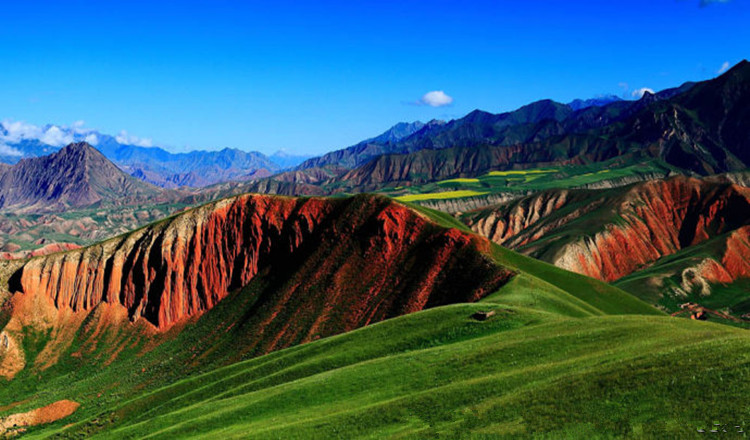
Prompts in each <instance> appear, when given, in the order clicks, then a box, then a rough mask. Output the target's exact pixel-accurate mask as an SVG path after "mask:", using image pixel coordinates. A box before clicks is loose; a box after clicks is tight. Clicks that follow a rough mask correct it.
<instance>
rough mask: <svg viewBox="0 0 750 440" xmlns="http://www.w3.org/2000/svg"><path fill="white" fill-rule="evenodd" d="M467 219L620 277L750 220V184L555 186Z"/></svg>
mask: <svg viewBox="0 0 750 440" xmlns="http://www.w3.org/2000/svg"><path fill="white" fill-rule="evenodd" d="M465 220H466V221H467V223H468V224H469V226H470V227H471V228H472V229H473V230H475V231H476V232H478V233H480V234H482V235H485V236H487V237H489V238H490V239H492V240H493V241H495V242H497V243H500V244H503V245H505V246H508V247H510V248H514V249H518V250H520V251H522V252H525V253H527V254H529V255H532V256H535V257H538V258H541V259H543V260H546V261H549V262H551V263H553V264H555V265H557V266H559V267H562V268H565V269H568V270H572V271H574V272H578V273H582V274H585V275H589V276H592V277H594V278H598V279H601V280H605V281H613V280H617V279H619V278H621V277H623V276H625V275H628V274H630V273H632V272H634V271H636V270H638V269H640V268H643V267H644V266H646V265H648V264H651V263H652V262H654V261H656V260H657V259H659V258H661V257H663V256H666V255H671V254H673V253H675V252H677V251H679V250H680V249H684V248H687V247H689V246H692V245H695V244H698V243H702V242H704V241H706V240H707V239H709V238H711V237H716V236H718V235H721V234H724V233H727V232H730V231H733V230H735V229H737V228H739V227H741V226H744V225H747V224H750V189H748V188H745V187H742V186H738V185H734V184H729V183H720V182H711V181H706V180H700V179H693V178H687V177H675V178H671V179H667V180H655V181H650V182H646V183H642V184H636V185H634V186H630V187H627V188H623V189H621V190H618V189H614V190H601V191H569V190H559V191H547V192H543V193H540V194H537V195H534V196H530V197H527V198H524V199H521V200H519V201H514V202H512V203H510V204H508V205H505V206H501V207H497V208H494V209H489V210H485V211H482V212H479V213H475V214H473V215H471V216H469V217H467V218H466V219H465ZM738 261H741V259H740V260H738ZM736 272H738V271H736ZM738 273H739V272H738Z"/></svg>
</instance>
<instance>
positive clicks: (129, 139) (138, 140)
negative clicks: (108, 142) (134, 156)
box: [115, 130, 154, 147]
mask: <svg viewBox="0 0 750 440" xmlns="http://www.w3.org/2000/svg"><path fill="white" fill-rule="evenodd" d="M115 140H117V142H118V143H120V144H125V145H135V146H137V147H152V146H153V145H154V143H153V142H152V141H151V139H149V138H142V137H138V136H135V135H132V134H129V133H128V132H127V131H125V130H122V131H121V132H120V134H118V135H117V136H116V137H115Z"/></svg>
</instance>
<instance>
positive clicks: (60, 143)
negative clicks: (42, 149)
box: [38, 125, 75, 147]
mask: <svg viewBox="0 0 750 440" xmlns="http://www.w3.org/2000/svg"><path fill="white" fill-rule="evenodd" d="M38 139H39V140H40V141H42V142H43V143H45V144H47V145H52V146H53V147H64V146H65V145H68V144H71V143H73V142H74V140H75V139H74V138H73V133H71V132H70V131H68V130H61V129H60V127H58V126H57V125H52V126H50V127H49V128H48V129H47V130H46V131H45V132H44V133H43V134H42V136H41V137H39V138H38Z"/></svg>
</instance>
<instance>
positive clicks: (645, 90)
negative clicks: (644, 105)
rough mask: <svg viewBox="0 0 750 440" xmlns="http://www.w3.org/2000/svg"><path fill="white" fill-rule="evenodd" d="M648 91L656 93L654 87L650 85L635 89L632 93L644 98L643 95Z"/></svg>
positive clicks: (634, 96)
mask: <svg viewBox="0 0 750 440" xmlns="http://www.w3.org/2000/svg"><path fill="white" fill-rule="evenodd" d="M646 93H650V94H652V95H653V94H654V90H653V89H649V88H648V87H641V88H640V89H636V90H633V92H632V93H631V94H630V95H631V96H632V97H633V98H638V99H640V98H642V97H643V95H645V94H646Z"/></svg>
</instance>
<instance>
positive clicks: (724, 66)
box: [716, 61, 731, 75]
mask: <svg viewBox="0 0 750 440" xmlns="http://www.w3.org/2000/svg"><path fill="white" fill-rule="evenodd" d="M729 67H731V66H730V65H729V61H724V64H722V65H721V67H720V68H719V70H717V71H716V73H718V74H719V75H721V74H722V73H724V72H726V71H727V70H729Z"/></svg>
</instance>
